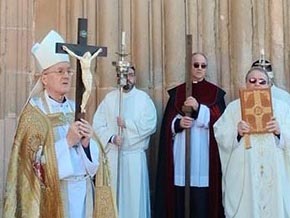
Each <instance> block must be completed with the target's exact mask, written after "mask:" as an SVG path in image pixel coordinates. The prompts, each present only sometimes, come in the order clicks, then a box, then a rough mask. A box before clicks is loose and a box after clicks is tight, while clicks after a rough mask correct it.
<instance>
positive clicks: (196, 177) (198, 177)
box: [171, 104, 210, 187]
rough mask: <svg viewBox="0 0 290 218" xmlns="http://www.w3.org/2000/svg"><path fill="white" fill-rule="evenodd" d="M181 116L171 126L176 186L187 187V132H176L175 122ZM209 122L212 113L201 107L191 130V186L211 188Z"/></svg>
mask: <svg viewBox="0 0 290 218" xmlns="http://www.w3.org/2000/svg"><path fill="white" fill-rule="evenodd" d="M177 118H179V119H180V118H181V115H177V116H176V117H175V119H173V121H172V124H171V130H172V133H173V135H174V142H173V156H174V185H176V186H185V161H184V160H185V130H183V131H182V132H179V133H175V131H174V122H175V121H176V119H177ZM209 121H210V111H209V108H208V107H207V106H205V105H202V104H201V105H200V109H199V114H198V117H197V118H196V119H195V120H194V121H193V124H192V126H191V129H190V135H191V137H190V186H192V187H208V186H209Z"/></svg>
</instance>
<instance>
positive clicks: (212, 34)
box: [0, 0, 290, 214]
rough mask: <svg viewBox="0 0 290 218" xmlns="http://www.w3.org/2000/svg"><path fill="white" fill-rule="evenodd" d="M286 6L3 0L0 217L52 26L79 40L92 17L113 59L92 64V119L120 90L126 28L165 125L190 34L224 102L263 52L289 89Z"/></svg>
mask: <svg viewBox="0 0 290 218" xmlns="http://www.w3.org/2000/svg"><path fill="white" fill-rule="evenodd" d="M289 9H290V0H275V1H274V0H262V1H261V0H243V1H235V0H232V1H228V0H187V1H183V0H166V1H165V0H155V1H153V0H147V1H144V0H134V1H133V0H103V1H95V0H70V1H61V0H50V1H45V0H36V1H33V0H0V11H1V14H0V55H1V56H0V62H1V65H0V67H1V68H0V132H1V134H0V214H1V210H2V203H3V197H2V193H3V190H4V184H5V175H6V171H7V165H8V159H9V154H10V150H11V142H12V139H13V135H14V130H15V126H16V122H17V116H18V115H19V113H20V111H21V108H22V106H23V104H24V102H25V101H26V98H27V96H28V94H29V90H30V88H31V85H32V82H33V76H32V75H33V73H34V63H33V60H32V57H31V55H30V48H31V46H32V44H33V43H34V42H35V41H37V40H39V39H40V38H41V37H42V36H43V35H45V34H46V33H47V32H48V31H49V30H50V29H55V30H57V31H58V32H60V33H61V34H62V35H63V36H64V37H65V38H66V39H67V41H68V42H72V43H76V39H77V37H76V30H77V18H79V17H84V18H88V29H89V33H88V43H89V44H92V45H103V46H107V47H108V57H106V58H99V59H98V60H97V62H96V63H95V64H94V66H93V69H94V71H95V84H94V92H93V94H92V96H91V99H90V100H91V101H90V106H89V109H88V119H89V120H91V119H92V115H93V112H94V111H95V109H96V107H97V105H98V103H99V102H100V100H101V99H102V98H103V96H104V95H105V94H106V93H107V92H108V91H110V90H111V89H113V88H114V87H116V81H115V76H116V72H115V69H114V67H113V66H112V64H111V63H112V61H114V60H116V59H117V56H116V54H115V52H116V51H118V49H119V42H120V36H121V32H122V31H125V32H126V44H127V50H128V52H129V53H130V59H131V61H132V62H133V63H134V64H135V65H136V67H137V83H138V86H139V87H140V88H141V89H143V90H144V91H146V92H148V93H149V94H150V95H151V97H152V98H153V100H154V103H155V105H156V107H157V109H158V115H159V119H158V121H159V124H158V125H159V127H160V123H161V119H162V113H163V109H164V107H165V104H166V102H167V98H168V96H167V92H166V91H167V89H169V88H170V87H173V86H174V85H176V84H179V83H181V82H183V81H184V70H185V56H184V55H185V34H192V37H193V51H197V50H198V51H203V52H205V53H206V54H207V56H208V58H209V68H208V76H207V77H208V80H210V81H212V82H214V83H217V84H218V85H220V86H221V87H223V88H224V89H225V90H226V91H227V97H226V99H227V102H228V101H230V100H233V99H234V98H236V97H238V96H237V95H238V88H239V87H241V86H243V83H244V76H245V73H246V71H247V69H248V68H249V66H250V64H251V62H252V61H253V60H254V59H257V58H258V57H259V53H260V50H261V49H262V48H264V49H265V52H266V56H267V57H268V58H269V59H270V60H271V61H272V63H273V69H274V73H275V79H276V83H277V85H278V86H280V87H283V88H285V89H286V90H288V91H289V90H290V86H289V85H290V78H289V68H290V62H289V59H290V53H289V51H290V23H289V22H290V19H289V13H290V12H289V11H290V10H289ZM73 63H74V64H75V60H73ZM73 93H74V87H73V89H72V92H71V96H73ZM158 137H159V135H158V132H157V133H156V134H155V135H154V136H153V138H152V146H151V148H150V149H149V151H148V159H149V168H150V178H151V190H152V195H153V194H154V189H155V187H154V181H155V173H156V172H155V169H156V163H157V160H156V157H157V151H158Z"/></svg>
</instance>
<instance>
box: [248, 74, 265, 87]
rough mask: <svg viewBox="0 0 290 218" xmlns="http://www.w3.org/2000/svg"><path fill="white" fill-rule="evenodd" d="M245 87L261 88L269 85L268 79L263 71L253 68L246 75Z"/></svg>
mask: <svg viewBox="0 0 290 218" xmlns="http://www.w3.org/2000/svg"><path fill="white" fill-rule="evenodd" d="M246 87H247V89H263V88H268V87H269V81H268V78H267V76H266V75H265V73H263V72H261V71H259V70H253V71H252V72H250V73H249V74H248V76H247V80H246Z"/></svg>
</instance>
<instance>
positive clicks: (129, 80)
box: [123, 68, 136, 92]
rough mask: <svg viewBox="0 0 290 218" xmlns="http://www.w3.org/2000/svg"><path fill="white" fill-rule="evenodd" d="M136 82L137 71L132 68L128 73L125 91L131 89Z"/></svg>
mask: <svg viewBox="0 0 290 218" xmlns="http://www.w3.org/2000/svg"><path fill="white" fill-rule="evenodd" d="M135 82H136V76H135V72H134V70H133V69H131V68H130V69H129V72H128V75H127V84H126V85H125V86H124V87H123V89H124V92H129V91H131V90H132V89H133V87H134V86H135Z"/></svg>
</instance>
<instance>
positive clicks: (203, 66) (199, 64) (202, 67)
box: [193, 62, 207, 69]
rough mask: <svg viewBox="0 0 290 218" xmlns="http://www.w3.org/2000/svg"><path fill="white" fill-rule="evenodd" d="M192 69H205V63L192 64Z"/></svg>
mask: <svg viewBox="0 0 290 218" xmlns="http://www.w3.org/2000/svg"><path fill="white" fill-rule="evenodd" d="M193 67H194V68H196V69H197V68H200V67H201V69H205V68H206V67H207V65H206V64H205V63H197V62H196V63H193Z"/></svg>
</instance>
